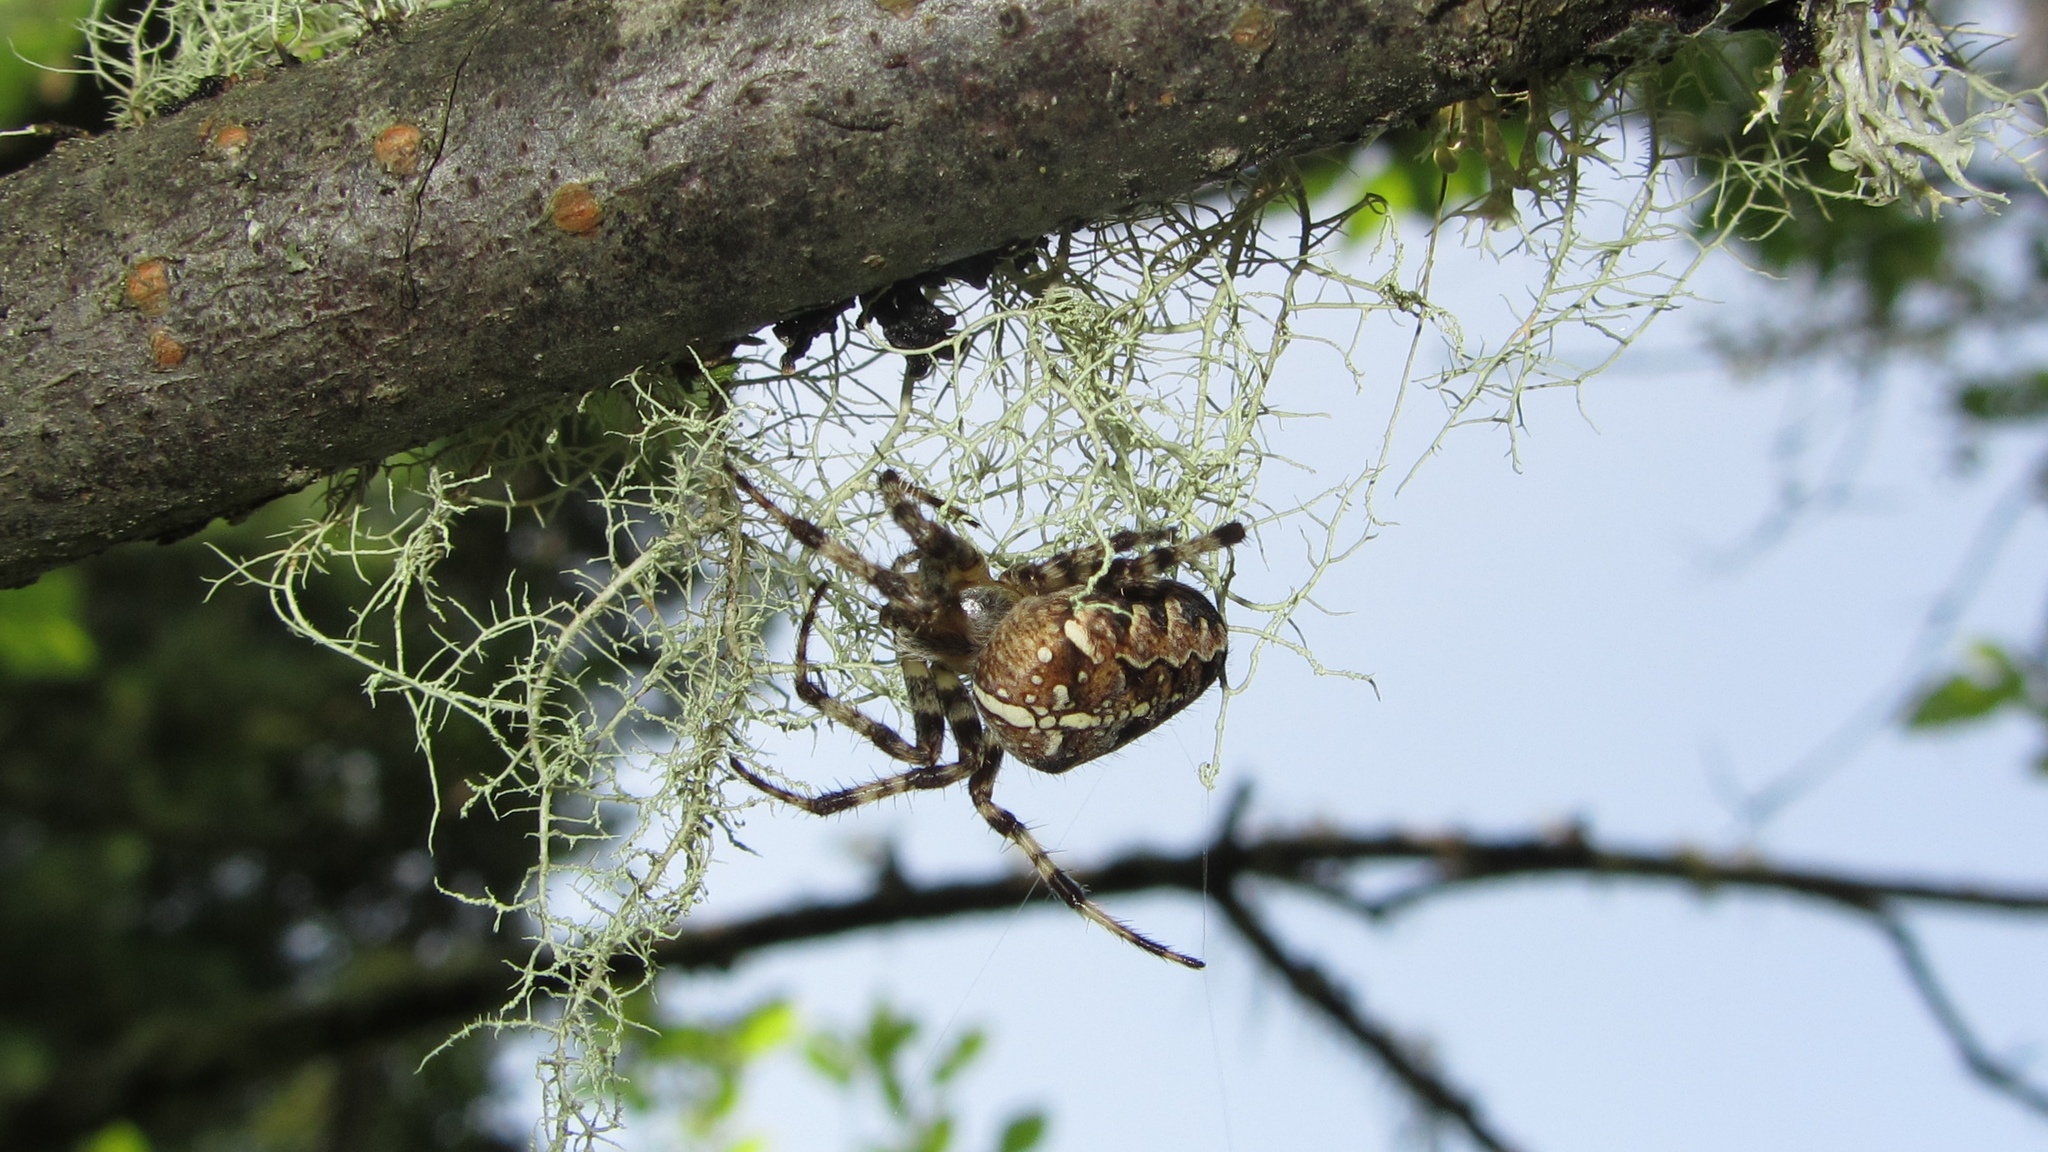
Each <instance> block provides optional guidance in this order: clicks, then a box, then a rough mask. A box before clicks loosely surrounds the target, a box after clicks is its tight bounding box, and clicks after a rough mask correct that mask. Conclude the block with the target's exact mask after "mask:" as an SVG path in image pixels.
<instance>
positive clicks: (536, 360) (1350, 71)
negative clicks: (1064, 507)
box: [0, 0, 1715, 586]
mask: <svg viewBox="0 0 2048 1152" xmlns="http://www.w3.org/2000/svg"><path fill="white" fill-rule="evenodd" d="M913 6H915V10H914V11H909V12H907V15H906V18H899V17H898V16H896V15H891V12H892V11H900V10H907V9H909V8H911V7H913ZM1714 7H1715V6H1714V5H1713V4H1711V3H1706V2H1704V0H1680V2H1679V3H1678V4H1676V5H1673V4H1671V3H1668V2H1666V0H1561V2H1559V3H1555V4H1551V3H1544V4H1538V3H1534V2H1533V0H1517V2H1508V3H1503V2H1499V0H1443V2H1440V3H1429V4H1422V3H1416V2H1413V0H1298V2H1295V3H1290V4H1288V5H1287V6H1286V10H1285V11H1277V10H1276V11H1274V12H1268V11H1267V10H1266V9H1265V8H1263V7H1261V6H1260V5H1258V4H1257V3H1249V4H1248V3H1246V2H1244V0H1174V2H1173V3H1171V4H1167V5H1166V6H1164V7H1162V6H1161V5H1160V4H1158V3H1155V2H1153V0H925V2H924V3H922V5H915V0H911V3H910V4H906V5H889V6H887V8H888V10H885V8H884V6H881V5H878V4H876V3H875V2H874V0H732V2H730V3H717V4H713V3H707V2H704V0H474V2H472V3H469V4H466V5H462V6H459V7H456V8H454V9H452V10H448V11H445V12H439V13H434V14H430V15H425V16H420V17H417V18H415V19H414V20H412V21H411V22H410V23H408V24H405V25H403V26H400V27H399V28H397V29H396V30H394V31H391V32H389V33H386V34H382V35H379V36H375V37H372V38H371V40H370V41H368V42H366V43H365V44H363V45H362V46H361V47H360V48H359V49H358V50H357V51H356V52H355V53H354V54H353V55H350V56H348V57H345V58H343V59H339V60H336V61H332V62H321V63H315V64H308V65H304V66H301V67H297V68H291V69H283V70H277V71H273V72H272V73H270V74H267V75H262V76H256V77H251V78H249V80H248V82H245V83H242V84H238V85H236V86H234V87H233V88H232V89H230V90H229V91H228V92H227V93H226V94H224V95H221V96H218V97H215V98H213V99H211V100H206V101H202V102H200V103H199V104H197V105H195V106H194V107H192V108H190V109H187V110H185V111H181V112H179V113H177V114H175V115H171V116H166V117H163V118H161V119H159V120H157V121H154V122H152V123H150V124H149V125H147V126H145V127H143V128H141V129H137V130H134V131H126V132H119V133H114V134H111V135H107V136H102V137H99V138H95V139H91V140H84V141H71V142H67V143H65V144H63V145H61V146H60V147H59V148H58V149H57V151H56V152H55V153H53V154H52V155H51V156H49V157H47V158H45V159H44V160H42V161H40V162H38V163H37V164H36V165H34V166H32V167H31V168H30V169H28V170H26V171H24V172H21V173H18V174H16V175H14V176H12V177H9V178H7V179H5V180H0V586H10V585H14V584H19V583H23V582H26V581H28V580H30V579H32V578H33V577H34V576H35V575H36V574H37V573H39V572H41V571H43V570H45V569H48V568H50V567H53V566H56V565H58V564H61V563H64V562H67V561H70V560H75V559H78V558H80V557H82V556H86V555H89V554H91V553H93V552H95V551H98V550H100V549H102V548H105V547H107V546H108V545H110V544H113V543H116V542H119V541H122V540H131V539H142V538H152V537H154V538H166V537H170V536H175V535H179V534H182V533H184V532H187V531H190V530H192V529H195V528H197V527H199V526H201V525H203V524H204V523H205V522H207V521H208V520H209V519H211V518H213V517H215V516H219V515H223V514H233V513H236V512H239V511H242V510H246V509H249V508H253V507H255V506H256V505H258V504H261V503H262V502H264V501H266V500H268V499H270V498H272V497H274V496H277V495H280V494H282V493H285V492H289V491H292V490H294V489H296V488H299V487H302V486H304V485H305V484H307V483H309V482H311V481H312V480H313V479H315V478H317V477H318V476H320V475H322V474H325V473H329V472H333V471H336V470H340V469H343V468H346V467H350V466H353V465H356V464H360V463H364V462H374V461H376V460H380V459H382V458H383V457H385V456H387V455H389V454H391V453H393V452H395V451H399V450H402V449H405V448H408V447H412V446H416V445H419V444H423V443H426V442H429V441H431V440H433V439H435V438H437V437H440V436H443V435H447V434H449V433H452V432H455V431H457V430H459V429H462V428H465V427H468V426H471V425H475V424H479V423H482V422H486V421H488V420H492V419H498V418H502V417H504V416H505V415H507V414H510V413H513V412H517V411H521V410H524V409H528V408H531V407H534V406H536V405H538V404H540V403H544V402H546V401H548V400H551V399H555V398H559V397H561V396H564V395H567V394H574V393H577V392H581V391H584V390H587V389H589V388H591V387H593V386H595V385H602V384H605V383H608V382H609V381H611V380H613V379H615V378H617V377H619V376H622V375H624V374H625V373H627V372H629V371H631V370H632V369H634V368H635V367H637V366H640V365H643V364H661V363H667V362H671V361H674V360H677V359H680V358H682V357H684V355H685V353H686V351H687V350H688V349H690V348H700V349H710V348H713V347H716V346H718V345H720V344H722V343H723V342H726V341H730V340H732V339H735V338H737V337H740V336H743V335H745V334H747V333H750V332H753V331H755V330H757V329H759V328H761V327H763V326H764V325H767V324H769V323H771V322H773V321H775V320H777V319H780V318H783V317H788V316H791V315H793V314H795V313H798V312H800V311H803V310H805V309H807V308H812V307H816V306H819V305H823V304H828V303H830V302H833V301H837V300H844V299H846V298H848V297H850V296H853V295H855V294H856V293H860V292H864V291H868V290H871V289H874V288H877V287H879V286H881V285H884V284H888V283H891V282H894V281H897V280H901V279H903V278H905V277H908V276H910V275H913V274H915V273H918V272H920V271H924V270H926V269H929V268H933V267H936V266H939V265H942V264H945V263H947V262H949V261H952V260H955V259H958V258H960V257H963V256H967V255H970V254H973V253H976V252H981V251H986V250H988V249H991V248H994V247H997V246H999V245H1001V244H1004V243H1006V242H1010V241H1015V240H1020V239H1028V238H1031V237H1035V236H1038V235H1041V234H1043V233H1045V232H1048V231H1051V230H1054V229H1055V228H1057V227H1058V226H1059V225H1061V223H1062V222H1066V221H1073V220H1087V219H1098V218H1102V217H1104V216H1107V215H1110V214H1114V213H1116V212H1118V211H1120V210H1123V209H1126V208H1127V207H1129V206H1131V205H1134V204H1140V203H1146V202H1155V201H1160V200H1164V199H1168V198H1172V197H1175V196H1178V195H1182V194H1185V193H1187V192H1188V191H1190V190H1192V189H1194V188H1197V187H1199V186H1201V185H1203V184H1205V183H1209V182H1213V181H1215V180H1217V179H1219V178H1221V177H1223V176H1226V175H1228V174H1230V173H1233V172H1236V171H1238V170H1241V169H1243V168H1245V167H1247V166H1251V165H1255V164H1257V163H1260V162H1262V161H1266V160H1270V159H1273V158H1276V157H1282V156H1288V155H1293V154H1297V153H1300V152H1302V151H1305V150H1309V149H1313V148H1318V147H1324V146H1329V145H1334V144H1339V143H1343V142H1347V141H1353V140H1356V139H1358V138H1359V137H1360V136H1361V135H1363V134H1365V133H1367V132H1369V131H1371V130H1372V129H1373V128H1375V127H1376V126H1379V125H1382V124H1386V123H1389V122H1394V121H1399V120H1402V119H1405V118H1409V117H1413V116H1415V115H1417V114H1420V113H1424V112H1427V111H1429V110H1430V109H1433V108H1436V107H1439V106H1441V105H1443V104H1446V103H1449V102H1452V101H1455V100H1458V99H1463V98H1466V97H1470V96H1475V95H1479V94H1482V93H1486V92H1490V91H1494V90H1497V89H1499V88H1501V87H1513V86H1514V85H1515V84H1516V83H1517V81H1518V80H1520V79H1522V78H1524V77H1529V76H1532V75H1536V74H1539V73H1542V72H1545V71H1549V70H1553V69H1556V68H1558V67H1561V66H1563V65H1565V64H1567V63H1569V62H1571V61H1572V60H1574V59H1576V58H1579V57H1581V56H1583V55H1584V54H1585V53H1586V52H1587V51H1588V48H1589V46H1591V45H1593V44H1595V43H1597V42H1598V41H1600V40H1601V39H1602V38H1603V37H1606V36H1608V35H1611V34H1612V33H1614V32H1616V31H1618V30H1619V29H1620V28H1621V27H1623V26H1624V25H1625V24H1626V22H1627V20H1628V19H1629V18H1630V16H1631V14H1632V13H1635V12H1637V11H1651V10H1654V11H1655V12H1656V13H1658V14H1659V15H1660V18H1663V19H1667V20H1668V19H1670V13H1672V12H1673V11H1674V9H1676V10H1680V11H1681V12H1682V14H1683V15H1684V16H1685V17H1686V18H1687V19H1691V18H1692V17H1695V16H1697V17H1698V18H1699V19H1701V20H1704V18H1705V17H1706V16H1707V15H1708V14H1710V13H1711V12H1712V11H1713V10H1714ZM1254 14H1255V15H1254ZM1244 20H1250V21H1251V23H1249V24H1245V23H1241V21H1244ZM228 126H233V127H236V128H239V129H241V130H242V132H241V133H229V134H223V132H222V129H223V128H225V127H228ZM393 129H397V130H399V132H400V136H399V137H397V138H394V137H391V136H388V135H387V133H388V132H389V131H391V130H393ZM407 131H416V132H417V133H418V135H417V136H414V137H410V138H409V139H410V140H411V144H410V145H409V146H408V147H400V146H396V145H395V144H394V139H396V140H397V141H399V142H400V143H403V142H404V141H405V140H407V139H408V138H407V137H405V136H404V133H405V132H407ZM380 142H381V143H382V144H383V145H384V147H383V148H381V149H380V147H379V145H380Z"/></svg>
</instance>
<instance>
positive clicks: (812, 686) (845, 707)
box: [796, 584, 947, 767]
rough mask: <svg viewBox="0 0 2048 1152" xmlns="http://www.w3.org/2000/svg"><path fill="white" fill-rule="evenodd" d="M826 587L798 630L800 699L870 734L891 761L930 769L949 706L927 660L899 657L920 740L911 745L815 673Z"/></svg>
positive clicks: (816, 595) (814, 596)
mask: <svg viewBox="0 0 2048 1152" xmlns="http://www.w3.org/2000/svg"><path fill="white" fill-rule="evenodd" d="M826 587H827V586H826V585H823V584H820V585H818V589H817V591H815V592H813V593H811V603H810V607H808V608H806V609H804V622H803V624H802V625H801V626H800V627H798V628H797V633H796V694H797V698H798V699H800V700H802V701H803V702H804V703H806V704H809V705H810V706H811V707H813V708H816V709H817V710H818V711H819V712H822V713H824V714H825V717H826V718H827V719H829V720H833V721H837V722H838V723H840V724H842V725H845V726H846V727H848V728H851V729H853V730H854V731H855V732H858V733H860V734H861V735H862V736H865V737H867V738H868V740H869V741H870V742H872V743H873V744H874V746H875V747H877V748H880V749H881V750H882V751H883V752H884V753H885V754H887V755H888V756H889V758H890V759H892V760H901V761H903V762H904V763H906V764H922V765H924V766H925V767H930V766H932V765H933V764H936V763H938V762H939V742H940V741H941V740H942V739H943V738H944V735H945V723H946V711H947V705H946V701H945V698H944V693H943V692H942V691H940V689H939V686H938V685H937V684H935V683H934V680H933V676H932V672H931V668H930V666H929V665H927V664H926V663H925V662H924V661H923V660H920V659H918V658H917V657H914V656H905V657H903V659H902V661H901V665H902V668H903V686H904V688H906V689H907V690H908V691H909V693H910V714H911V717H912V718H913V720H914V721H915V723H916V725H917V743H916V744H914V745H913V744H911V743H910V742H909V741H907V740H905V739H904V738H903V737H901V736H899V735H897V734H896V730H895V729H894V728H891V727H889V726H888V725H887V724H884V723H882V722H881V721H880V720H877V719H875V718H874V717H872V716H869V715H868V714H867V713H865V712H862V711H861V710H860V709H858V708H855V707H854V706H853V705H851V704H848V703H847V702H846V701H844V700H841V699H839V698H838V697H837V696H834V695H832V694H831V693H830V692H828V691H826V690H825V686H824V684H822V683H820V682H819V681H818V680H817V678H816V677H815V676H814V675H813V674H812V672H811V630H812V629H813V628H814V627H816V626H817V623H818V603H819V602H820V601H821V600H823V599H824V598H825V589H826Z"/></svg>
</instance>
